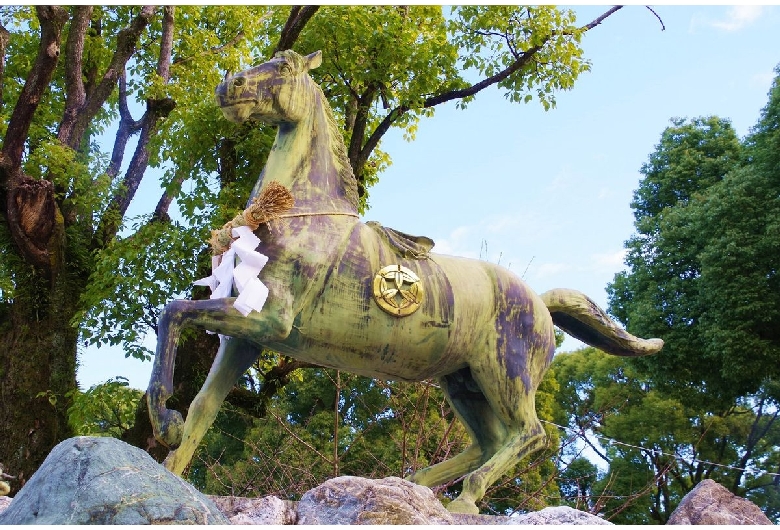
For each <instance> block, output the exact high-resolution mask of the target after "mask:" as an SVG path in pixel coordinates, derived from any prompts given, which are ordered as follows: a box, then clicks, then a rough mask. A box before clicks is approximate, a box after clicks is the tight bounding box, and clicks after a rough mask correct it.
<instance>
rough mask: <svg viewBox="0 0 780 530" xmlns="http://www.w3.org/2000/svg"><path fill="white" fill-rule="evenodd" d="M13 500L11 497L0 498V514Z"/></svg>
mask: <svg viewBox="0 0 780 530" xmlns="http://www.w3.org/2000/svg"><path fill="white" fill-rule="evenodd" d="M12 500H13V499H12V498H11V497H5V496H2V497H0V514H2V513H3V512H4V511H5V509H6V508H8V506H9V505H10V504H11V501H12Z"/></svg>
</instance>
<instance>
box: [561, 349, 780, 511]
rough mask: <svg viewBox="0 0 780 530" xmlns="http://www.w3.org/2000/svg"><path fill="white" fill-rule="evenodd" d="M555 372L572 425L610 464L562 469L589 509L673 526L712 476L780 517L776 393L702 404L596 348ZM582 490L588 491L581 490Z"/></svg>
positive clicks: (567, 359) (567, 485)
mask: <svg viewBox="0 0 780 530" xmlns="http://www.w3.org/2000/svg"><path fill="white" fill-rule="evenodd" d="M553 369H554V371H555V374H556V376H557V378H558V382H559V384H560V385H561V389H562V390H561V394H560V397H561V400H562V405H563V408H564V410H566V415H567V416H568V418H567V420H568V421H567V424H566V425H567V426H568V427H569V428H570V429H571V430H572V431H573V432H577V433H583V434H587V435H588V436H589V439H588V442H587V443H589V444H590V446H591V449H592V451H591V454H595V455H597V457H598V458H599V459H601V463H602V464H603V465H606V466H607V469H606V471H604V472H603V473H598V474H595V473H592V470H591V469H589V468H588V466H584V465H583V463H578V464H577V465H576V466H574V467H573V468H572V465H571V464H570V465H569V467H568V468H567V469H566V470H564V471H563V472H562V478H563V479H564V481H563V482H562V491H564V492H566V491H568V492H569V493H568V495H570V496H575V495H576V497H575V498H576V500H577V501H578V502H579V503H580V506H581V508H580V509H583V508H582V506H584V507H585V509H587V510H588V511H591V512H593V513H599V514H601V515H603V516H604V517H606V518H607V519H609V520H610V521H611V522H614V523H619V524H648V523H655V524H664V523H666V521H667V520H668V518H669V516H670V515H671V514H672V512H673V511H674V509H675V508H676V507H677V505H678V504H679V502H680V501H681V500H682V497H683V496H685V494H686V493H688V492H689V491H690V490H691V489H693V488H694V487H695V486H696V485H697V484H698V483H699V482H701V481H702V480H704V479H707V478H709V479H713V480H715V481H716V482H718V483H720V484H722V485H724V486H725V487H727V488H729V489H730V490H731V491H732V492H734V493H735V494H738V495H740V496H744V497H747V498H749V499H751V500H753V501H754V502H756V503H757V504H758V505H759V506H760V507H761V508H762V509H763V510H764V512H765V513H767V515H768V516H769V517H773V518H774V519H775V520H776V519H777V517H778V515H779V514H778V511H777V509H778V505H777V503H776V493H777V492H776V486H773V481H774V480H775V479H776V476H773V475H772V473H773V472H774V471H775V470H776V468H777V465H778V463H779V462H780V461H779V460H778V459H780V448H778V446H777V443H776V442H777V436H778V434H780V431H778V429H780V426H779V425H778V424H777V421H776V420H777V417H778V410H777V403H776V402H774V401H773V400H772V399H770V398H769V397H768V395H767V394H765V393H761V394H759V395H755V396H750V397H746V398H742V399H739V400H737V401H735V402H734V403H733V406H731V407H729V408H728V409H725V410H717V409H715V410H713V409H707V408H702V407H701V406H700V405H699V401H697V400H687V399H678V398H675V397H672V396H670V395H669V394H668V393H665V392H663V391H660V390H658V389H657V388H656V385H655V384H654V381H653V379H652V377H650V376H648V374H643V373H642V372H641V371H639V370H637V369H635V368H633V367H631V366H627V365H625V363H622V362H620V360H617V361H616V360H615V359H614V358H613V357H610V356H608V355H607V354H604V353H603V352H600V351H598V350H596V349H594V348H585V349H583V350H579V351H576V352H572V353H564V354H559V355H558V356H556V358H555V360H554V361H553ZM575 462H577V460H575V461H574V462H573V463H572V464H574V463H575ZM582 468H584V470H585V471H584V472H583V471H582ZM767 472H769V473H767ZM580 477H585V480H584V481H579V480H577V479H579V478H580ZM575 486H576V487H577V488H580V486H584V488H583V489H578V491H576V493H575V492H574V491H572V490H573V489H574V487H575ZM583 493H586V494H587V496H586V495H584V494H583Z"/></svg>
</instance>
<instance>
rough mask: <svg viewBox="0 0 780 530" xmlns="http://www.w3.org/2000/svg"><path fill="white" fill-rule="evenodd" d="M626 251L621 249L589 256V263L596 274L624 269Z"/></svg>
mask: <svg viewBox="0 0 780 530" xmlns="http://www.w3.org/2000/svg"><path fill="white" fill-rule="evenodd" d="M626 252H627V251H626V249H624V248H622V249H620V250H618V251H615V252H608V253H600V254H591V256H590V262H591V266H592V269H593V270H594V271H598V272H614V271H619V270H623V269H625V268H626V265H625V262H624V261H623V260H625V258H626Z"/></svg>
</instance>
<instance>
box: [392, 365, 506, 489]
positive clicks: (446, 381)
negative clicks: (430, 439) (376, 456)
mask: <svg viewBox="0 0 780 530" xmlns="http://www.w3.org/2000/svg"><path fill="white" fill-rule="evenodd" d="M439 384H440V386H441V389H442V391H443V393H444V396H445V397H446V399H447V401H448V402H449V404H450V406H451V407H452V410H453V411H454V413H455V416H456V417H457V418H458V419H459V420H460V421H461V423H462V424H463V426H464V427H465V428H466V431H467V432H468V433H469V436H470V437H471V440H472V443H471V445H470V446H469V447H468V448H466V450H465V451H463V452H462V453H460V454H458V455H456V456H454V457H452V458H450V459H449V460H445V461H443V462H439V463H438V464H434V465H432V466H429V467H426V468H424V469H421V470H419V471H417V472H416V473H414V474H412V475H411V476H409V477H407V480H410V481H412V482H414V483H416V484H420V485H422V486H428V487H433V486H438V485H440V484H444V483H446V482H449V481H450V480H454V479H456V478H459V477H462V476H463V475H465V474H467V473H470V472H471V471H474V470H475V469H477V468H478V467H479V466H481V465H482V464H484V463H485V462H486V461H487V460H488V458H490V456H491V455H493V453H495V451H497V450H498V448H499V447H500V445H501V443H502V441H503V439H504V437H505V435H506V429H505V428H504V425H503V424H502V423H501V422H500V421H499V419H498V418H497V417H496V415H495V414H494V413H493V410H492V409H491V408H490V405H489V403H488V402H487V400H486V399H485V396H484V394H482V391H481V390H480V389H479V388H478V387H477V384H476V383H475V382H474V379H473V378H472V376H471V371H470V370H469V368H463V369H461V370H458V371H457V372H455V373H452V374H449V375H446V376H444V377H441V378H440V379H439Z"/></svg>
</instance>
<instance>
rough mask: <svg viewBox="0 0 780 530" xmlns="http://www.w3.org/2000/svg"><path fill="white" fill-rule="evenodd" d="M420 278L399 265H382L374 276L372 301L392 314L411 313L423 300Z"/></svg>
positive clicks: (402, 315) (401, 315) (404, 314)
mask: <svg viewBox="0 0 780 530" xmlns="http://www.w3.org/2000/svg"><path fill="white" fill-rule="evenodd" d="M423 294H424V291H423V286H422V282H421V281H420V278H418V277H417V275H416V274H415V273H414V272H412V271H411V270H409V269H407V268H406V267H403V266H401V265H388V266H387V267H382V269H380V271H379V272H377V273H376V276H374V301H375V302H376V303H377V305H378V306H379V307H381V308H382V310H383V311H386V312H387V313H390V314H391V315H393V316H397V317H405V316H407V315H411V314H412V313H414V312H415V311H417V309H418V308H419V307H420V304H421V303H422V300H423Z"/></svg>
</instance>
